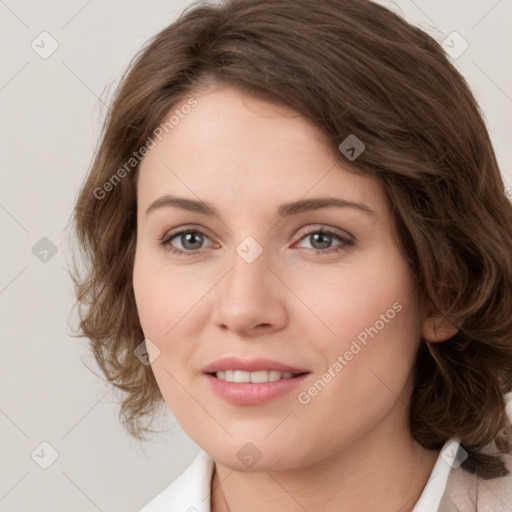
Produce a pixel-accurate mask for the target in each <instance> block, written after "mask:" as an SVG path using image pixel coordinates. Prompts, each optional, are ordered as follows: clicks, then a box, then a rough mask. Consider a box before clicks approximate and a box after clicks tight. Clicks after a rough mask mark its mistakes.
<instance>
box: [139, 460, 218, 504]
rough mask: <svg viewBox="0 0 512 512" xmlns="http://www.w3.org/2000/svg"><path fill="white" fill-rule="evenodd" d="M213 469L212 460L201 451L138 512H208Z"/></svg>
mask: <svg viewBox="0 0 512 512" xmlns="http://www.w3.org/2000/svg"><path fill="white" fill-rule="evenodd" d="M213 469H214V461H213V459H212V458H211V457H210V456H209V455H208V454H207V453H206V452H205V451H203V450H201V451H200V452H199V453H198V454H197V456H196V457H195V459H194V460H193V461H192V462H191V464H190V465H189V466H188V467H187V468H186V469H185V471H183V473H181V475H179V476H178V478H176V479H175V480H174V481H173V482H172V483H171V484H170V485H168V486H167V487H166V488H165V489H164V490H163V491H161V492H160V493H159V494H158V495H157V496H155V497H154V498H153V499H152V500H151V501H149V502H148V503H146V504H145V505H144V507H143V508H142V509H141V510H140V512H164V511H165V512H210V490H211V478H212V475H213Z"/></svg>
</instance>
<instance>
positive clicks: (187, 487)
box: [140, 439, 457, 512]
mask: <svg viewBox="0 0 512 512" xmlns="http://www.w3.org/2000/svg"><path fill="white" fill-rule="evenodd" d="M452 443H457V440H456V439H449V440H448V441H446V443H445V444H444V446H443V448H442V449H441V452H440V454H439V457H438V458H437V461H436V463H435V464H434V467H433V468H432V473H431V474H430V478H429V480H428V482H427V485H426V486H425V488H424V489H423V492H422V494H421V496H420V498H419V500H418V502H417V503H416V506H415V507H414V509H413V511H412V512H436V511H437V510H438V508H439V504H440V502H441V498H442V496H443V493H444V491H445V488H446V483H447V481H448V476H449V474H450V470H451V468H452V466H451V465H450V460H452V461H453V460H454V456H455V457H456V453H455V454H454V453H453V452H454V450H453V449H451V448H453V446H455V445H453V446H452V447H450V445H452ZM214 464H215V463H214V460H213V459H212V458H211V457H210V456H209V455H208V454H207V453H206V452H205V451H203V450H201V451H200V452H199V454H198V455H197V456H196V458H195V459H194V460H193V461H192V463H191V464H190V466H188V468H187V469H185V471H184V472H183V473H182V474H181V475H180V476H179V477H178V478H176V480H174V482H172V483H171V484H170V485H169V486H168V487H166V488H165V489H164V490H163V491H162V492H160V493H159V494H158V495H157V496H155V497H154V498H153V499H152V500H151V501H149V502H148V503H146V505H145V506H144V507H143V508H142V509H141V510H140V512H211V509H210V491H211V479H212V476H213V470H214ZM452 464H453V463H452Z"/></svg>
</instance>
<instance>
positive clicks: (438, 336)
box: [423, 315, 459, 343]
mask: <svg viewBox="0 0 512 512" xmlns="http://www.w3.org/2000/svg"><path fill="white" fill-rule="evenodd" d="M458 330H459V329H458V328H457V327H456V326H455V325H453V323H452V322H451V321H450V320H449V319H448V318H446V317H443V316H441V315H431V316H428V317H427V318H425V320H424V321H423V337H424V338H425V339H426V340H427V341H430V342H432V343H435V342H439V341H446V340H448V339H450V338H451V337H452V336H454V335H455V334H457V332H458Z"/></svg>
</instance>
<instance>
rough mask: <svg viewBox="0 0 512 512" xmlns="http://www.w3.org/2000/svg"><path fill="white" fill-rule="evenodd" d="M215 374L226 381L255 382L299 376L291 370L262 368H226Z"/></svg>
mask: <svg viewBox="0 0 512 512" xmlns="http://www.w3.org/2000/svg"><path fill="white" fill-rule="evenodd" d="M214 375H215V377H217V378H218V379H220V380H224V381H226V382H238V383H242V382H252V383H255V384H259V383H263V382H275V381H278V380H282V379H291V378H293V377H296V376H297V374H294V373H291V372H280V371H277V370H270V371H267V370H260V371H257V372H246V371H244V370H225V371H218V372H216V373H215V374H214Z"/></svg>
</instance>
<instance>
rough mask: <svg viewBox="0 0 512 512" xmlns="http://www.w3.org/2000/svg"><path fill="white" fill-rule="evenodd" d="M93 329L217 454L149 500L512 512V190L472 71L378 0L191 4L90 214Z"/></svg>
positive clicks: (110, 133)
mask: <svg viewBox="0 0 512 512" xmlns="http://www.w3.org/2000/svg"><path fill="white" fill-rule="evenodd" d="M75 222H76V229H77V235H78V239H79V241H80V243H81V244H82V247H83V250H84V254H85V256H86V261H87V262H88V263H89V265H88V267H87V269H86V275H85V276H83V277H76V284H77V298H78V302H79V304H80V305H81V306H82V308H81V324H80V327H81V333H82V335H83V336H86V337H87V338H88V339H90V341H91V346H92V350H93V353H94V355H95V357H96V359H97V361H98V364H99V365H100V367H101V369H102V371H103V372H104V374H105V376H106V378H107V379H108V380H109V382H111V383H113V384H114V385H116V386H117V387H119V388H120V389H122V390H124V391H125V392H126V398H125V399H124V401H123V403H122V404H121V410H122V414H123V422H124V424H125V426H126V427H127V429H128V431H129V432H130V433H132V435H134V436H135V437H137V438H139V439H141V438H142V437H143V436H142V434H143V432H144V431H151V429H150V428H149V426H148V425H143V424H142V420H143V419H144V418H145V417H146V416H147V415H149V414H151V413H154V412H155V411H156V410H157V407H158V406H159V405H161V404H162V403H165V404H166V405H167V406H168V408H169V409H170V411H171V412H172V413H173V415H174V416H175V417H176V419H177V420H178V422H179V423H180V425H181V426H182V427H183V429H184V431H185V432H186V433H187V434H188V435H189V436H190V437H191V439H193V440H194V441H195V442H196V443H197V444H198V445H199V446H200V447H201V449H202V451H201V453H200V454H199V455H198V456H197V458H196V459H195V460H194V462H193V463H192V464H191V466H190V467H189V468H188V469H187V471H186V472H185V473H183V474H182V475H181V476H180V477H179V478H178V479H177V480H176V481H175V482H174V483H172V484H171V485H170V486H169V487H168V488H166V489H165V490H163V491H162V492H161V493H160V494H159V495H158V496H157V497H156V498H154V499H153V500H151V502H150V503H148V504H147V505H146V506H145V507H144V508H143V512H150V511H157V510H158V511H161V510H184V511H185V510H188V511H189V512H191V511H199V512H207V511H212V512H224V511H230V512H239V511H243V512H252V511H256V510H266V511H277V510H279V511H281V512H283V511H285V512H286V511H298V510H309V511H312V510H319V509H322V510H324V511H327V512H329V511H331V510H332V511H334V510H336V511H338V512H339V511H352V510H358V511H366V510H368V511H369V510H372V511H373V510H379V511H382V512H387V511H390V512H391V511H398V510H400V511H402V512H405V511H409V512H410V511H413V512H432V511H443V512H445V511H451V510H453V511H455V510H464V511H466V510H478V511H487V510H488V511H491V510H492V511H493V512H495V511H497V510H503V511H506V510H511V509H512V483H511V482H512V477H511V476H510V470H511V469H512V463H511V460H512V458H511V455H510V452H511V442H510V441H511V439H510V438H511V422H510V418H509V417H508V416H507V413H506V396H505V395H506V394H507V393H510V392H511V391H512V315H511V314H510V312H511V311H512V205H511V203H510V201H509V200H508V199H507V197H506V196H505V193H504V183H503V180H502V177H501V175H500V170H499V167H498V164H497V161H496V157H495V154H494V151H493V148H492V144H491V141H490V139H489V135H488V133H487V130H486V128H485V124H484V122H483V120H482V117H481V115H480V113H479V110H478V107H477V104H476V102H475V99H474V97H473V96H472V94H471V92H470V91H469V89H468V87H467V85H466V83H465V81H464V79H463V78H462V76H461V75H460V74H459V73H458V72H457V71H456V69H455V68H454V67H453V65H451V64H450V62H449V61H448V59H447V58H446V56H445V55H444V53H443V50H442V48H441V47H440V46H439V44H438V43H436V42H435V41H434V40H433V39H432V38H431V37H429V36H428V35H426V34H425V33H424V32H422V31H421V30H420V29H418V28H415V27H414V26H411V25H409V24H408V23H407V22H405V21H404V20H403V19H401V18H399V17H398V16H396V15H395V14H393V13H392V12H390V11H388V10H386V9H385V8H383V7H381V6H379V5H376V4H373V3H371V2H369V1H367V0H320V1H316V2H309V1H305V0H299V1H291V0H259V1H254V0H231V1H228V2H224V3H222V4H219V5H216V6H208V5H196V6H194V7H193V8H191V9H190V10H188V11H187V12H185V13H184V14H183V15H182V16H181V17H180V18H179V19H178V20H177V21H176V22H174V23H173V24H171V25H170V26H169V27H167V28H166V29H165V30H163V31H162V32H160V33H159V34H158V35H157V36H156V37H155V38H154V39H153V40H152V41H151V42H150V44H148V46H147V47H146V48H145V49H144V51H143V52H141V53H140V54H139V55H138V57H137V58H136V60H135V61H134V62H133V64H132V65H131V66H130V70H129V71H128V72H127V74H126V76H125V77H124V79H123V82H122V84H121V85H120V88H119V90H118V91H117V94H116V97H115V99H114V102H113V106H112V109H111V111H110V113H109V116H108V118H107V120H106V123H105V128H104V133H103V136H102V141H101V145H100V147H99V150H98V153H97V155H96V159H95V161H94V163H93V166H92V168H91V171H90V173H89V175H88V177H87V180H86V182H85V184H84V186H83V188H82V190H81V193H80V196H79V198H78V201H77V205H76V210H75Z"/></svg>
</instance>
